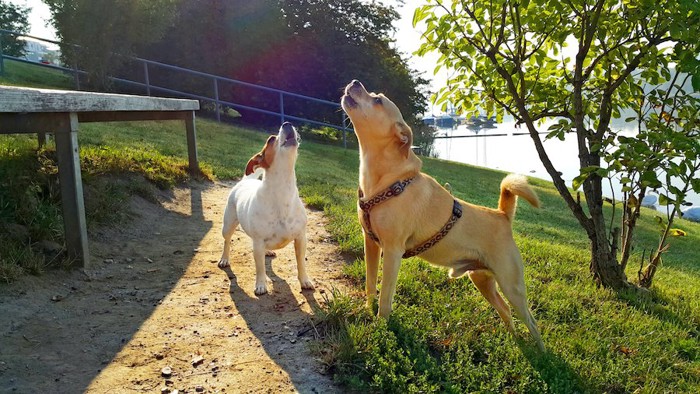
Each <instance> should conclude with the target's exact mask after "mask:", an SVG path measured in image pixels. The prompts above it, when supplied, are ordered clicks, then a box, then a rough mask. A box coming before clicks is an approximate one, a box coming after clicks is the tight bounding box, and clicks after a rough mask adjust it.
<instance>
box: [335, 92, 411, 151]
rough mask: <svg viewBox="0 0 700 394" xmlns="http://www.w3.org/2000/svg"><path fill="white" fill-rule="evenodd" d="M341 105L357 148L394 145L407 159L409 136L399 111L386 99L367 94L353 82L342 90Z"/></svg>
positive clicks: (409, 146)
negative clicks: (353, 132)
mask: <svg viewBox="0 0 700 394" xmlns="http://www.w3.org/2000/svg"><path fill="white" fill-rule="evenodd" d="M341 105H342V106H343V110H345V113H347V114H348V117H350V120H351V121H352V124H353V126H354V128H355V134H357V138H358V139H359V140H360V143H361V144H362V143H366V144H371V145H374V146H378V145H384V144H382V142H388V143H391V144H396V146H397V147H398V148H399V150H400V151H401V153H402V154H403V156H404V157H408V154H409V152H410V151H411V144H412V143H413V132H412V131H411V128H410V127H409V126H408V125H407V124H406V122H405V121H404V120H403V116H402V115H401V111H399V107H397V106H396V104H394V103H393V102H392V101H391V100H389V99H388V98H387V97H386V96H384V95H383V94H376V93H369V92H367V90H366V89H365V87H364V86H363V85H362V84H361V83H360V81H358V80H353V81H352V82H350V83H349V84H348V86H346V87H345V95H344V96H343V98H342V100H341Z"/></svg>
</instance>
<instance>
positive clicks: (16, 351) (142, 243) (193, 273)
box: [0, 183, 343, 393]
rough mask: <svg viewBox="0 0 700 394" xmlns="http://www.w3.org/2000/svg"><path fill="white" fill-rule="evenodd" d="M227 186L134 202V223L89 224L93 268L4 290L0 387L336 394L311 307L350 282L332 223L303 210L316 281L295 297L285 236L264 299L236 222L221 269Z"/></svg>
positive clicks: (293, 268) (54, 274)
mask: <svg viewBox="0 0 700 394" xmlns="http://www.w3.org/2000/svg"><path fill="white" fill-rule="evenodd" d="M230 186H231V184H218V183H217V184H209V183H208V184H193V185H191V186H190V187H189V188H185V189H176V190H175V191H174V192H173V194H172V195H171V196H169V197H167V196H166V197H164V198H163V201H162V204H160V205H159V204H153V203H149V202H146V201H144V200H140V199H138V198H136V199H134V201H133V202H132V207H131V208H132V210H133V211H134V212H135V214H136V217H135V218H134V220H132V221H131V222H129V223H128V224H126V225H124V226H123V227H120V228H113V229H107V230H98V231H92V232H91V234H90V236H91V240H90V250H91V254H92V261H93V266H92V267H91V268H89V269H88V270H86V271H85V272H81V271H73V272H67V273H66V272H49V273H47V274H45V275H43V276H41V277H27V278H23V279H22V280H20V281H19V282H17V283H14V284H12V285H9V286H8V285H2V286H0V392H13V393H14V392H17V393H39V392H47V393H48V392H51V393H78V392H89V393H126V392H149V393H152V392H158V393H160V392H168V393H170V392H173V391H174V390H179V392H180V393H183V392H186V393H197V392H205V393H216V392H226V393H279V392H302V393H313V392H319V393H329V392H337V391H339V390H338V389H337V388H336V387H335V386H333V384H332V382H331V379H330V377H329V376H325V375H323V374H322V372H323V371H322V369H323V367H322V365H321V364H320V363H319V362H318V361H317V360H314V358H313V356H312V354H311V352H310V350H309V342H310V341H311V339H312V338H313V334H314V331H313V326H312V324H311V316H312V315H313V312H312V308H313V307H317V306H319V305H320V304H321V303H322V302H323V299H324V297H326V296H330V292H331V289H332V287H341V288H342V287H343V282H342V280H341V266H342V264H343V259H342V257H341V256H340V255H339V253H338V250H337V247H336V246H335V245H334V244H332V243H331V242H330V241H329V236H328V234H327V233H326V231H325V229H324V224H325V219H324V218H323V216H322V215H321V213H319V212H313V211H308V212H307V213H308V215H309V226H308V239H309V245H308V251H307V255H308V265H309V272H310V275H312V277H313V279H314V281H315V283H316V286H317V288H316V290H315V291H304V292H303V293H302V292H301V288H300V286H299V283H298V280H297V278H296V265H295V262H294V249H293V246H291V245H289V246H287V247H286V248H284V249H282V250H279V251H277V257H275V258H273V259H270V258H268V263H270V262H271V266H272V272H271V271H270V265H268V275H269V276H270V277H271V278H272V279H273V283H272V286H271V292H270V294H268V295H265V296H261V297H257V296H255V295H254V293H253V284H254V272H255V271H254V264H253V262H252V253H251V250H252V249H251V245H250V241H249V238H248V237H247V236H246V235H245V234H243V233H242V232H240V230H239V231H238V232H237V233H236V235H234V245H233V250H232V254H231V256H232V264H231V268H230V269H227V270H225V271H224V270H220V269H219V268H218V267H217V266H216V262H217V261H218V258H219V256H220V253H221V246H222V240H221V235H220V228H221V218H222V216H223V209H224V202H225V199H226V196H227V194H228V191H229V188H230ZM236 240H238V241H237V242H236ZM270 260H271V261H270ZM164 369H165V372H166V373H165V374H164V373H163V371H164ZM168 369H169V370H170V373H169V374H168V373H167V370H168Z"/></svg>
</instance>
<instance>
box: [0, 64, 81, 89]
mask: <svg viewBox="0 0 700 394" xmlns="http://www.w3.org/2000/svg"><path fill="white" fill-rule="evenodd" d="M4 62H5V74H4V75H0V85H14V86H25V87H32V88H51V89H72V88H73V86H74V82H73V76H72V75H69V74H66V73H64V72H63V71H60V70H54V69H50V68H48V67H42V66H38V65H32V64H27V63H23V62H18V61H16V60H4Z"/></svg>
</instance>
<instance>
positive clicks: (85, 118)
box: [78, 111, 192, 123]
mask: <svg viewBox="0 0 700 394" xmlns="http://www.w3.org/2000/svg"><path fill="white" fill-rule="evenodd" d="M190 112H192V111H162V112H160V111H159V112H151V111H123V112H122V111H119V112H81V113H79V114H78V120H80V123H85V122H131V121H139V120H175V119H186V118H187V116H188V114H189V113H190Z"/></svg>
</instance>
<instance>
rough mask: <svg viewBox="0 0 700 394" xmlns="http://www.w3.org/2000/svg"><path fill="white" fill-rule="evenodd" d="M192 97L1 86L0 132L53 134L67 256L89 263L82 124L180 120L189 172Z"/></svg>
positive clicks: (193, 164) (192, 164) (193, 143)
mask: <svg viewBox="0 0 700 394" xmlns="http://www.w3.org/2000/svg"><path fill="white" fill-rule="evenodd" d="M198 109H199V102H198V101H196V100H181V99H169V98H160V97H144V96H131V95H124V94H105V93H91V92H78V91H64V90H47V89H33V88H21V87H10V86H0V134H15V133H37V134H39V135H40V141H42V140H43V139H44V138H43V137H42V135H44V133H53V135H54V139H55V141H56V153H57V156H58V173H59V181H60V185H61V203H62V206H63V220H64V228H65V239H66V250H67V252H68V256H69V257H70V258H72V259H76V260H77V261H78V262H80V264H81V265H82V266H83V267H87V266H89V264H90V254H89V250H88V242H87V227H86V223H85V204H84V201H83V184H82V180H81V177H80V157H79V154H78V129H79V124H80V123H81V122H115V121H135V120H169V119H180V120H183V121H184V123H185V129H186V134H187V151H188V157H189V170H190V172H191V173H196V172H198V171H199V164H198V161H197V136H196V129H195V114H194V111H196V110H198Z"/></svg>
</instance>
